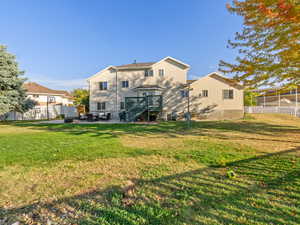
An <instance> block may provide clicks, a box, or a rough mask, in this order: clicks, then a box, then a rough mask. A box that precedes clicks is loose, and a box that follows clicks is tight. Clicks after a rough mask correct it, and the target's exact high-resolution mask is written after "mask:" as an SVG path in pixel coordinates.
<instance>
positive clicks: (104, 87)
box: [99, 81, 107, 91]
mask: <svg viewBox="0 0 300 225" xmlns="http://www.w3.org/2000/svg"><path fill="white" fill-rule="evenodd" d="M99 90H101V91H103V90H107V81H103V82H99Z"/></svg>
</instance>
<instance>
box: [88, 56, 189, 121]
mask: <svg viewBox="0 0 300 225" xmlns="http://www.w3.org/2000/svg"><path fill="white" fill-rule="evenodd" d="M151 69H152V70H153V77H145V76H144V71H145V70H144V69H142V70H121V71H118V72H117V77H118V78H117V79H118V85H117V86H116V72H115V71H113V72H112V71H111V70H104V71H101V72H100V73H98V74H96V76H93V77H92V78H91V79H90V80H89V82H90V96H91V97H90V111H91V112H92V113H93V112H97V103H98V102H106V111H108V112H111V113H113V116H114V117H115V118H117V117H118V115H117V114H118V112H119V111H120V102H121V101H125V97H131V96H137V92H135V91H134V90H132V89H133V88H135V87H138V86H141V85H158V86H160V87H162V88H163V91H162V94H163V101H164V102H163V105H164V111H165V112H166V113H167V112H171V111H174V110H178V108H180V107H179V106H180V104H179V102H180V101H182V99H181V97H180V91H179V89H180V87H181V86H182V84H185V83H186V79H187V71H188V70H187V69H182V68H179V67H178V66H177V65H174V64H172V63H170V62H167V61H160V62H158V63H156V64H154V65H153V66H152V68H151ZM159 69H163V70H164V76H163V77H162V76H159ZM126 80H128V81H129V88H122V81H126ZM105 81H107V82H108V90H107V91H101V90H99V82H105ZM116 90H117V93H118V94H116ZM116 95H118V96H117V97H116Z"/></svg>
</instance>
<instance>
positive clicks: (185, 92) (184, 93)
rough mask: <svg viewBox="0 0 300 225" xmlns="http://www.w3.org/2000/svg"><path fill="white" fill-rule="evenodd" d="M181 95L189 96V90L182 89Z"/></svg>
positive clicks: (183, 96)
mask: <svg viewBox="0 0 300 225" xmlns="http://www.w3.org/2000/svg"><path fill="white" fill-rule="evenodd" d="M180 95H181V97H182V98H186V97H189V92H188V91H187V90H181V91H180Z"/></svg>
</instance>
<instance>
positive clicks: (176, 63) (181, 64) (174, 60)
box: [157, 56, 190, 69]
mask: <svg viewBox="0 0 300 225" xmlns="http://www.w3.org/2000/svg"><path fill="white" fill-rule="evenodd" d="M162 61H167V62H169V63H173V64H175V65H177V66H179V67H180V68H181V69H189V68H190V65H188V64H186V63H184V62H182V61H180V60H178V59H175V58H173V57H171V56H167V57H165V58H163V59H162V60H160V61H158V62H157V63H160V62H162Z"/></svg>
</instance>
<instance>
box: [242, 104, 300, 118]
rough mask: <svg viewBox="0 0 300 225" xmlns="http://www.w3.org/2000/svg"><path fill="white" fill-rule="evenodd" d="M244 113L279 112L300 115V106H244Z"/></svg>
mask: <svg viewBox="0 0 300 225" xmlns="http://www.w3.org/2000/svg"><path fill="white" fill-rule="evenodd" d="M245 113H281V114H289V115H292V116H297V117H300V107H292V106H281V107H280V106H265V107H264V106H246V107H245Z"/></svg>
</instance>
